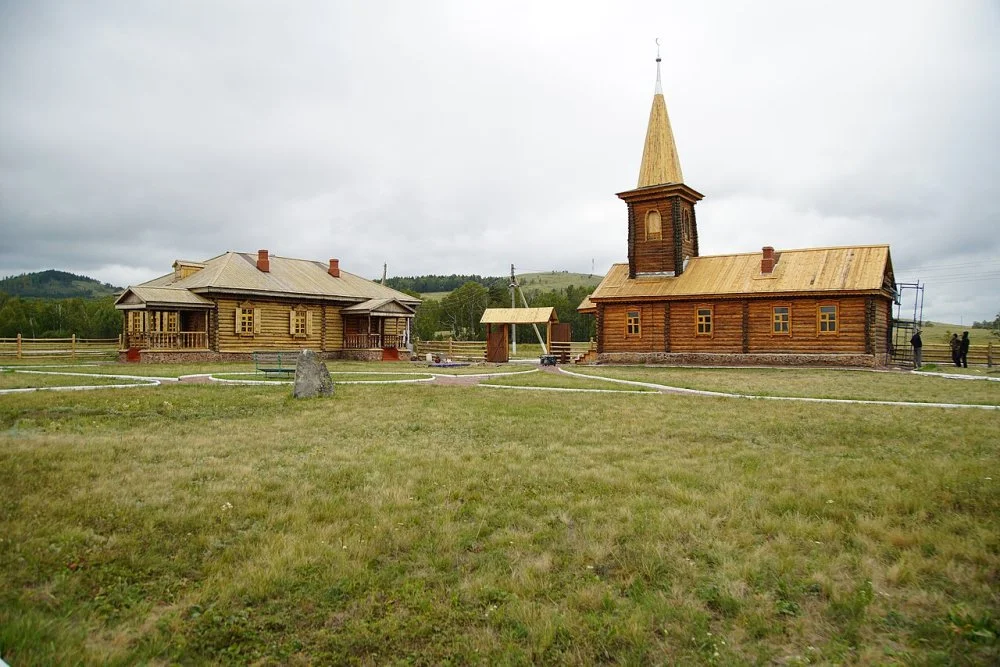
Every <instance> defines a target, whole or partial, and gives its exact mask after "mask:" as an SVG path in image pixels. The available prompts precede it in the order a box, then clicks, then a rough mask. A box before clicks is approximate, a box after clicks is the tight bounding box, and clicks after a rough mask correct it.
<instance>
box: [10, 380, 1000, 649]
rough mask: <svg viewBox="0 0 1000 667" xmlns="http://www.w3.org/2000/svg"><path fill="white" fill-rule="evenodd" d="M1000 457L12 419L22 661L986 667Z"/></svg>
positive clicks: (513, 422)
mask: <svg viewBox="0 0 1000 667" xmlns="http://www.w3.org/2000/svg"><path fill="white" fill-rule="evenodd" d="M371 368H372V366H370V365H369V369H371ZM383 368H384V367H383ZM160 370H161V371H162V370H163V369H162V367H161V368H160ZM331 370H333V368H332V365H331ZM601 370H605V369H601ZM623 370H624V369H623ZM372 372H374V371H372ZM823 373H824V374H823V375H820V376H818V377H815V378H812V379H811V380H810V381H809V382H811V383H812V384H813V385H815V386H819V387H823V386H826V385H827V384H830V383H831V380H830V376H831V375H832V374H834V373H836V372H835V371H825V372H823ZM533 375H542V374H541V373H536V374H533ZM868 375H870V376H872V377H875V378H881V377H882V376H883V375H884V374H868ZM745 376H749V378H750V379H745ZM721 377H724V380H722V382H724V384H732V383H740V382H742V383H744V384H748V385H753V384H755V383H759V382H761V380H759V379H757V378H755V377H754V373H752V372H749V371H737V372H735V374H732V375H729V374H725V375H723V376H721ZM786 377H787V386H786V385H785V381H784V380H782V377H781V375H779V376H777V377H772V378H769V379H767V380H766V383H765V384H766V386H767V387H768V390H769V391H771V390H773V391H776V392H791V391H798V390H799V388H800V387H801V386H802V384H803V383H802V382H801V379H800V378H798V377H796V374H794V373H790V374H788V375H787V376H786ZM897 379H898V380H899V381H900V382H904V383H905V382H911V381H912V382H914V383H916V384H919V382H918V381H919V380H921V378H919V377H917V376H912V375H902V374H901V375H899V376H894V378H893V381H896V380H897ZM699 381H700V382H705V383H707V384H711V383H712V382H713V380H712V379H711V378H703V379H702V380H699ZM718 381H720V380H715V382H718ZM873 381H874V382H878V381H881V380H873ZM594 382H597V381H594ZM951 382H952V383H953V384H954V389H953V390H952V395H954V396H959V397H962V396H966V394H965V392H975V391H977V390H976V389H975V388H974V387H973V385H980V384H988V383H985V382H982V381H978V382H971V381H951ZM806 384H808V383H806ZM896 389H899V390H900V391H901V389H900V388H899V387H897V388H896ZM855 391H862V389H860V388H856V389H855ZM923 391H924V389H923V388H921V389H919V392H923ZM968 396H974V394H969V395H968ZM968 400H971V399H968ZM998 440H1000V414H998V413H996V412H989V411H980V410H943V409H934V408H915V407H880V406H863V405H858V406H855V405H824V404H800V403H793V404H779V403H772V402H767V401H752V400H749V401H748V400H739V399H725V398H706V397H693V396H679V395H658V396H657V395H653V396H636V395H631V394H577V393H573V394H562V393H542V392H517V391H509V390H496V389H484V388H470V387H442V386H427V385H381V386H365V385H342V386H340V387H338V388H337V392H336V394H335V396H334V397H333V398H331V399H323V400H307V401H296V400H294V399H292V398H290V390H289V388H288V387H287V386H285V387H280V386H273V387H272V386H216V385H164V386H162V387H156V388H143V389H130V390H95V391H90V392H84V393H81V394H75V393H74V394H63V393H59V394H56V393H48V394H17V395H8V396H0V470H3V471H4V478H5V481H4V493H3V494H2V495H0V580H2V581H3V582H4V585H3V586H2V587H0V656H2V657H3V659H5V660H6V661H8V662H9V663H10V664H12V665H16V666H18V667H19V666H21V665H48V664H136V663H153V664H172V663H181V664H191V663H198V664H206V663H214V664H218V663H222V664H226V663H232V664H245V663H254V664H258V665H278V664H312V663H343V662H359V663H366V662H367V663H386V662H414V663H420V664H438V663H448V662H450V663H478V664H492V663H529V662H543V663H575V664H590V663H594V662H624V663H632V664H638V663H650V662H652V663H674V664H741V663H742V664H760V663H772V662H773V663H780V664H814V663H820V664H828V663H842V662H857V663H861V664H874V663H877V664H892V663H907V664H908V663H918V664H995V663H996V662H997V661H998V660H1000V644H998V640H997V634H998V632H1000V627H998V617H1000V616H998V615H1000V609H998V594H997V583H998V579H1000V492H998V487H997V483H998V481H1000V469H998V463H1000V455H998V451H997V442H998Z"/></svg>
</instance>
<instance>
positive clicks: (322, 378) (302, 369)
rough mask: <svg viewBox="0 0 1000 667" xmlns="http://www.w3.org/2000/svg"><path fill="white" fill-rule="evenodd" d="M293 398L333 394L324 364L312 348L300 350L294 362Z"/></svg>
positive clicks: (331, 383)
mask: <svg viewBox="0 0 1000 667" xmlns="http://www.w3.org/2000/svg"><path fill="white" fill-rule="evenodd" d="M292 395H293V396H294V397H295V398H315V397H316V396H333V380H331V379H330V371H329V370H328V369H327V367H326V364H324V363H323V361H322V360H320V358H319V357H318V356H316V353H315V352H313V351H312V350H302V352H300V353H299V359H298V362H297V363H296V364H295V388H294V390H293V391H292Z"/></svg>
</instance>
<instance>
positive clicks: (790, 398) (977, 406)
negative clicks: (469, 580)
mask: <svg viewBox="0 0 1000 667" xmlns="http://www.w3.org/2000/svg"><path fill="white" fill-rule="evenodd" d="M558 370H559V372H560V373H565V374H566V375H572V376H574V377H581V378H588V379H591V380H593V379H597V380H606V381H608V382H618V383H620V384H628V385H634V386H637V387H649V388H652V389H661V390H666V391H673V392H678V393H683V394H694V395H696V396H715V397H719V398H753V399H758V400H766V401H798V402H802V403H842V404H847V405H892V406H906V407H921V408H970V409H979V410H1000V405H980V404H976V403H917V402H906V401H864V400H857V399H852V398H811V397H808V396H756V395H754V394H730V393H726V392H721V391H707V390H705V389H687V388H686V387H672V386H670V385H665V384H654V383H652V382H638V381H636V380H620V379H618V378H609V377H602V376H600V375H586V374H583V373H574V372H573V371H567V370H565V369H563V368H559V369H558Z"/></svg>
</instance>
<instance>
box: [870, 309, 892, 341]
mask: <svg viewBox="0 0 1000 667" xmlns="http://www.w3.org/2000/svg"><path fill="white" fill-rule="evenodd" d="M874 298H875V340H874V341H873V344H874V352H875V354H888V353H889V338H890V331H889V322H890V321H891V320H892V301H890V300H889V299H887V298H879V297H874Z"/></svg>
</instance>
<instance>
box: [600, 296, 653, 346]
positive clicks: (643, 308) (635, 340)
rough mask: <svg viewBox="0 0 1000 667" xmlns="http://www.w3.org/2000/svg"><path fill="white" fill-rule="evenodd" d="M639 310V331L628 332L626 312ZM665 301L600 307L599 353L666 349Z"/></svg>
mask: <svg viewBox="0 0 1000 667" xmlns="http://www.w3.org/2000/svg"><path fill="white" fill-rule="evenodd" d="M629 311H638V312H639V333H638V334H629V333H628V332H627V327H628V313H629ZM664 313H665V304H664V303H644V304H629V305H622V304H608V305H607V306H605V307H604V308H603V314H602V317H601V335H600V337H599V342H600V347H599V349H600V351H602V352H665V351H666V349H667V348H666V345H667V341H666V327H665V319H666V318H665V315H664Z"/></svg>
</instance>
